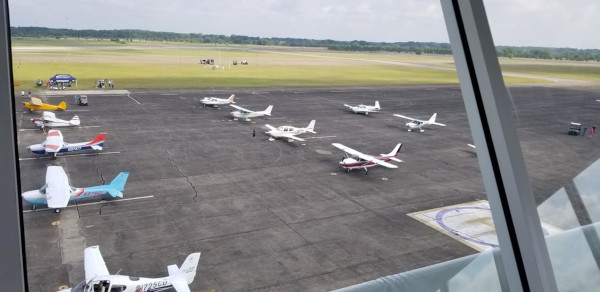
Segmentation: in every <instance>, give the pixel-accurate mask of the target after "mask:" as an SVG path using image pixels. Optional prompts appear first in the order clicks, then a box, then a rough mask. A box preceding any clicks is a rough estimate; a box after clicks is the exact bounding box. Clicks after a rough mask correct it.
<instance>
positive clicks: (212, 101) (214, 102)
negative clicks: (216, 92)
mask: <svg viewBox="0 0 600 292" xmlns="http://www.w3.org/2000/svg"><path fill="white" fill-rule="evenodd" d="M234 98H235V94H232V95H231V96H230V97H229V98H227V99H226V98H216V97H205V98H203V99H202V100H200V102H201V103H202V105H203V106H207V105H210V106H212V107H217V106H218V105H223V104H229V103H235V101H233V99H234Z"/></svg>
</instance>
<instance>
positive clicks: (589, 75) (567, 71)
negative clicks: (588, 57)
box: [501, 62, 600, 82]
mask: <svg viewBox="0 0 600 292" xmlns="http://www.w3.org/2000/svg"><path fill="white" fill-rule="evenodd" d="M501 67H502V72H505V73H521V74H531V75H540V76H548V77H555V78H563V79H571V80H581V81H592V82H600V65H598V64H589V63H588V64H586V63H583V62H582V63H579V64H574V63H572V62H571V63H566V64H502V65H501Z"/></svg>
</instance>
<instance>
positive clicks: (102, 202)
mask: <svg viewBox="0 0 600 292" xmlns="http://www.w3.org/2000/svg"><path fill="white" fill-rule="evenodd" d="M150 198H154V196H153V195H150V196H143V197H135V198H127V199H118V200H114V201H104V200H103V201H101V202H93V203H85V204H77V205H75V204H73V205H69V206H66V207H63V208H60V209H61V210H64V209H70V208H75V207H83V206H91V205H98V204H105V203H111V202H115V203H117V202H123V201H133V200H141V199H150ZM39 211H52V212H54V209H53V208H43V209H35V210H25V211H23V213H30V212H39Z"/></svg>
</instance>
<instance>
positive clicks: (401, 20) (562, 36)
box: [9, 0, 600, 48]
mask: <svg viewBox="0 0 600 292" xmlns="http://www.w3.org/2000/svg"><path fill="white" fill-rule="evenodd" d="M594 1H596V0H573V1H562V0H485V1H484V2H485V5H486V8H487V11H488V16H489V19H490V22H491V28H492V31H493V34H494V37H495V43H496V44H498V45H531V46H559V47H564V46H569V47H583V48H589V47H598V48H600V40H598V38H594V37H590V36H593V34H591V30H592V29H593V28H595V27H598V25H599V24H600V18H596V17H595V16H596V15H599V13H598V12H600V11H598V10H599V9H598V4H596V3H595V2H594ZM9 8H10V12H11V24H12V25H13V26H46V27H54V28H73V29H125V28H133V29H147V30H155V31H173V32H185V33H191V32H193V33H205V34H224V35H231V34H238V35H249V36H261V37H275V36H277V37H298V38H313V39H336V40H367V41H386V42H397V41H433V42H448V36H447V32H446V27H445V23H444V19H443V15H442V10H441V5H440V1H439V0H380V1H367V0H329V1H317V0H303V1H299V0H296V1H294V0H219V1H197V0H173V1H159V0H144V1H142V0H128V1H120V0H102V1H101V0H88V1H74V2H71V3H69V5H64V6H60V5H49V4H48V2H47V1H41V0H10V1H9Z"/></svg>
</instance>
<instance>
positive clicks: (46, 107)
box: [23, 102, 64, 112]
mask: <svg viewBox="0 0 600 292" xmlns="http://www.w3.org/2000/svg"><path fill="white" fill-rule="evenodd" d="M23 105H24V106H25V107H26V108H28V109H29V111H31V112H32V111H35V110H53V111H56V110H64V109H62V108H60V107H59V106H57V105H51V104H43V105H33V104H31V103H29V102H24V103H23Z"/></svg>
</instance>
